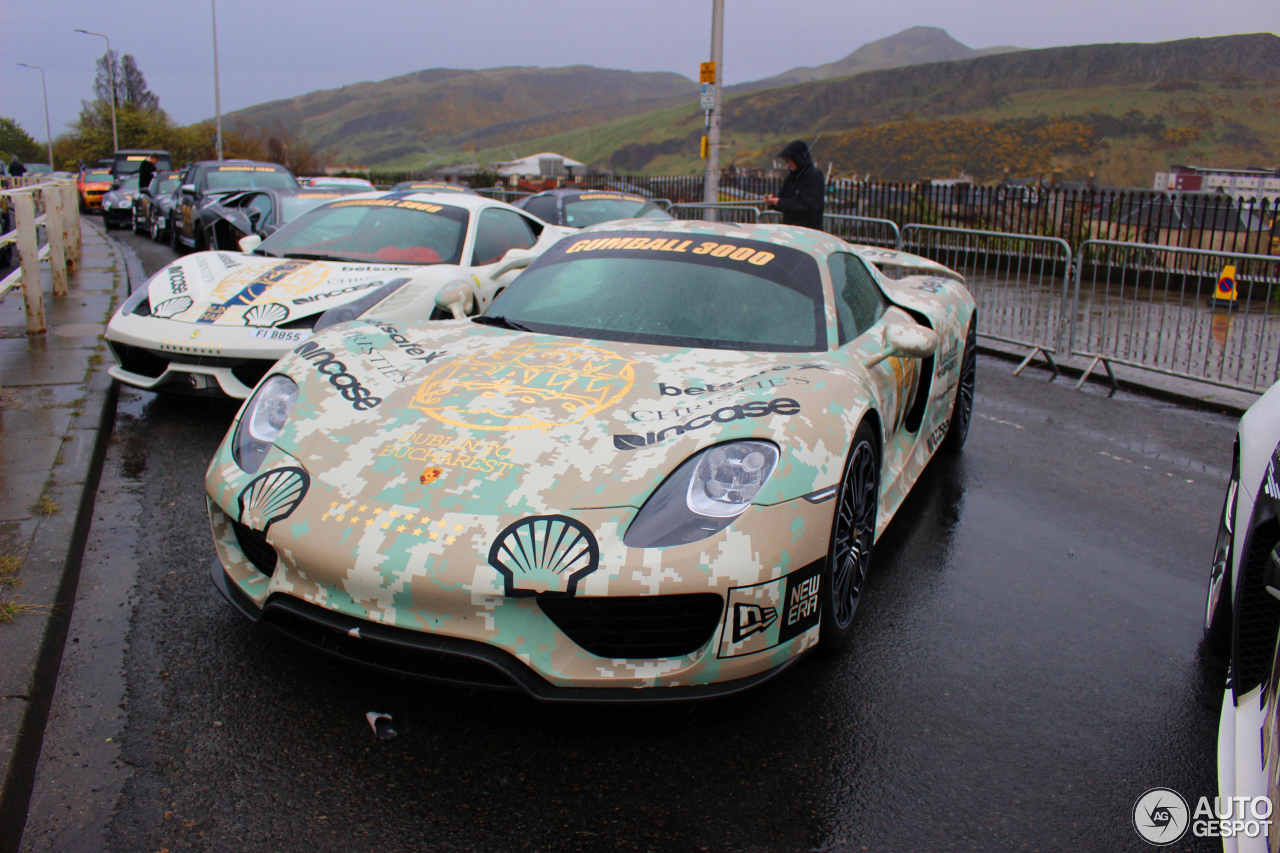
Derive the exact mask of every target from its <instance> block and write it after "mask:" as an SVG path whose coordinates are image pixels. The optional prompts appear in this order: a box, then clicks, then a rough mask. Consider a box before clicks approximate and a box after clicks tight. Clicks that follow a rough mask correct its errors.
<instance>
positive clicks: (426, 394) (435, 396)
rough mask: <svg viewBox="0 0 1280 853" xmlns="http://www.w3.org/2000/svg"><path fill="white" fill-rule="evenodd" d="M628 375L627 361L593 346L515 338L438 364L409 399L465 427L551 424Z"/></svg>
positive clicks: (577, 416) (607, 394)
mask: <svg viewBox="0 0 1280 853" xmlns="http://www.w3.org/2000/svg"><path fill="white" fill-rule="evenodd" d="M635 378H636V377H635V370H634V368H633V362H631V361H629V360H627V359H623V358H619V357H618V356H617V355H615V354H614V353H611V352H609V351H608V350H603V349H600V348H598V347H592V346H585V345H578V344H562V343H533V344H518V345H515V346H509V347H503V348H502V349H498V350H492V351H490V352H484V353H478V354H476V355H473V356H469V357H467V358H463V359H459V360H457V361H453V362H450V363H449V364H446V365H444V366H443V367H441V368H440V369H439V370H437V371H436V372H435V373H433V374H432V375H431V377H430V378H429V379H427V381H425V382H423V383H422V385H421V386H420V387H419V388H418V392H417V394H415V395H414V398H413V402H411V403H410V404H409V406H410V407H411V408H414V409H418V410H420V411H422V412H423V413H424V414H426V415H427V416H428V417H431V418H434V419H435V420H437V421H440V422H441V423H446V424H452V425H453V426H460V427H468V428H470V429H486V430H519V429H551V428H553V427H558V426H564V425H566V424H575V423H578V422H579V421H582V420H584V419H586V418H587V417H588V416H590V415H592V414H594V413H595V412H598V411H600V410H601V409H604V408H607V407H608V406H611V405H613V404H615V403H617V402H618V401H619V400H621V399H622V397H623V396H624V395H625V394H626V393H627V392H628V391H630V390H631V386H632V385H633V384H634V383H635Z"/></svg>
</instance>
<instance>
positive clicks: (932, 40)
mask: <svg viewBox="0 0 1280 853" xmlns="http://www.w3.org/2000/svg"><path fill="white" fill-rule="evenodd" d="M1015 50H1022V48H1018V47H988V48H984V49H982V50H974V49H973V48H971V47H968V46H967V45H964V44H961V43H960V42H958V41H956V40H955V39H953V38H952V37H951V36H950V35H949V34H948V33H947V31H946V30H944V29H940V28H938V27H911V28H910V29H906V30H903V31H902V32H900V33H896V34H894V35H891V36H889V37H888V38H882V39H878V40H876V41H873V42H868V43H867V44H864V45H863V46H862V47H860V48H858V49H857V50H855V51H854V52H853V53H851V54H849V55H848V56H846V57H845V58H844V59H840V60H837V61H835V62H828V63H827V64H826V65H819V66H816V67H814V68H807V67H801V68H792V69H791V70H790V71H784V72H782V73H781V74H778V75H775V76H773V77H766V78H764V79H763V80H753V81H752V82H750V83H742V84H739V85H737V86H731V87H729V90H730V91H739V92H751V91H756V90H758V89H772V88H775V87H777V86H788V85H791V84H794V83H809V82H812V81H814V80H828V79H830V78H832V77H848V76H850V75H852V74H862V73H863V72H866V71H876V70H879V69H882V68H905V67H906V66H908V65H925V64H928V63H932V62H954V61H956V60H959V59H973V58H975V57H979V56H988V55H992V54H998V53H1009V52H1012V51H1015Z"/></svg>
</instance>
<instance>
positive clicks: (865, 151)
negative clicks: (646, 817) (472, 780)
mask: <svg viewBox="0 0 1280 853" xmlns="http://www.w3.org/2000/svg"><path fill="white" fill-rule="evenodd" d="M724 128H725V130H724V141H725V142H726V143H727V147H726V149H725V151H724V153H723V155H722V159H721V162H722V163H723V164H726V165H727V164H728V163H731V162H736V163H737V164H738V165H739V166H744V167H751V166H764V165H767V164H768V163H769V162H770V161H771V160H772V155H773V154H774V153H775V152H776V151H777V150H778V148H780V147H781V145H782V144H784V143H785V142H786V141H787V140H790V139H794V138H805V139H808V140H810V141H811V142H812V143H813V144H814V154H815V158H816V159H817V160H818V161H819V162H820V163H821V164H822V165H823V166H824V167H825V165H826V164H827V163H828V162H831V163H833V166H834V171H835V173H836V174H838V175H843V176H861V175H864V174H866V173H871V174H872V175H873V176H875V177H878V178H882V179H885V180H916V179H919V178H925V177H938V178H941V177H954V176H955V175H957V174H958V173H959V172H960V171H962V170H963V171H966V172H968V173H969V174H972V175H974V176H975V177H976V178H977V179H978V180H998V179H999V178H1000V177H1002V176H1003V174H1004V172H1005V171H1006V170H1007V171H1008V172H1010V173H1012V174H1014V175H1028V174H1038V173H1044V172H1048V171H1055V170H1056V171H1062V172H1063V173H1064V174H1065V175H1066V176H1067V177H1080V178H1083V177H1086V176H1087V175H1089V173H1091V172H1092V173H1094V177H1095V179H1096V181H1097V182H1098V183H1108V184H1116V185H1136V186H1149V185H1150V183H1151V173H1152V172H1154V171H1157V170H1163V169H1166V168H1168V166H1169V165H1170V164H1171V163H1177V162H1195V163H1204V164H1213V165H1219V166H1251V165H1256V166H1275V165H1277V164H1280V37H1277V36H1275V35H1272V34H1267V33H1262V34H1254V35H1241V36H1224V37H1221V38H1210V39H1187V40H1183V41H1176V42H1164V43H1160V44H1111V45H1085V46H1078V47H1068V48H1052V49H1047V50H1028V51H1020V52H1017V53H1007V54H1002V55H998V56H987V57H980V58H975V59H970V60H964V61H959V62H948V63H936V64H932V65H918V66H913V67H909V68H900V69H893V70H882V71H872V72H867V73H863V74H859V75H857V76H854V77H846V78H840V79H833V80H826V81H816V82H810V83H804V84H799V85H794V86H787V87H782V88H776V89H769V90H766V91H760V92H749V93H744V94H739V95H736V96H731V97H729V98H728V99H727V100H726V104H725V114H724ZM702 132H703V130H702V114H701V112H700V111H699V110H698V109H697V107H696V105H692V104H690V105H681V106H677V107H671V108H667V109H663V110H658V111H655V112H652V113H648V114H645V115H640V116H632V117H628V118H625V119H619V120H616V121H612V122H606V123H604V124H602V125H598V126H595V127H592V128H590V129H586V130H580V131H573V132H569V133H560V134H556V135H550V136H547V137H542V138H539V139H537V140H532V141H530V142H529V145H530V148H529V150H530V151H532V150H553V151H558V152H560V153H563V154H567V155H569V156H571V157H575V158H577V159H579V160H583V161H584V162H587V163H591V164H593V165H595V166H597V167H601V168H613V169H615V170H618V171H628V172H640V171H643V172H646V173H654V174H693V173H697V172H700V171H701V170H702V161H701V160H700V159H698V157H697V152H698V137H700V136H701V135H702ZM497 153H498V152H497V150H496V149H490V150H480V151H476V152H474V153H473V154H470V155H468V159H470V158H471V157H474V158H475V160H476V161H477V162H481V163H483V162H488V159H486V158H490V159H499V157H497V156H496V155H497ZM502 156H503V158H505V156H506V155H502Z"/></svg>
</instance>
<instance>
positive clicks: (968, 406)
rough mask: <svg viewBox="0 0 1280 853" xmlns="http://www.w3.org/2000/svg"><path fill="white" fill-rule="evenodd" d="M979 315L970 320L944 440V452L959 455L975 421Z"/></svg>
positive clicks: (975, 314)
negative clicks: (949, 420) (974, 404)
mask: <svg viewBox="0 0 1280 853" xmlns="http://www.w3.org/2000/svg"><path fill="white" fill-rule="evenodd" d="M977 327H978V315H977V313H976V312H975V313H974V315H973V317H972V318H971V319H970V320H969V333H968V334H967V335H965V342H964V355H963V356H961V359H960V382H959V383H958V384H957V385H956V403H955V407H954V408H953V409H952V410H951V423H950V425H948V427H947V435H946V437H945V438H944V439H942V450H943V451H945V452H947V453H959V452H960V449H961V448H963V447H964V443H965V440H966V439H968V438H969V424H970V423H972V421H973V388H974V385H975V384H976V382H977V377H978V332H977Z"/></svg>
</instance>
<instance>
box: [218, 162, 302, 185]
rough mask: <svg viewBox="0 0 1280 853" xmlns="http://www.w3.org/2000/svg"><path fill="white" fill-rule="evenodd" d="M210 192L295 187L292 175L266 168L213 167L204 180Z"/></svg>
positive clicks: (280, 170)
mask: <svg viewBox="0 0 1280 853" xmlns="http://www.w3.org/2000/svg"><path fill="white" fill-rule="evenodd" d="M206 182H207V183H208V187H209V189H211V190H238V189H246V190H248V189H257V188H258V187H296V186H297V185H298V182H297V181H295V180H294V179H293V175H291V174H290V173H288V172H286V171H284V170H283V169H272V168H270V167H268V166H215V167H213V168H212V169H210V170H209V173H208V177H207V179H206Z"/></svg>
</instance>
